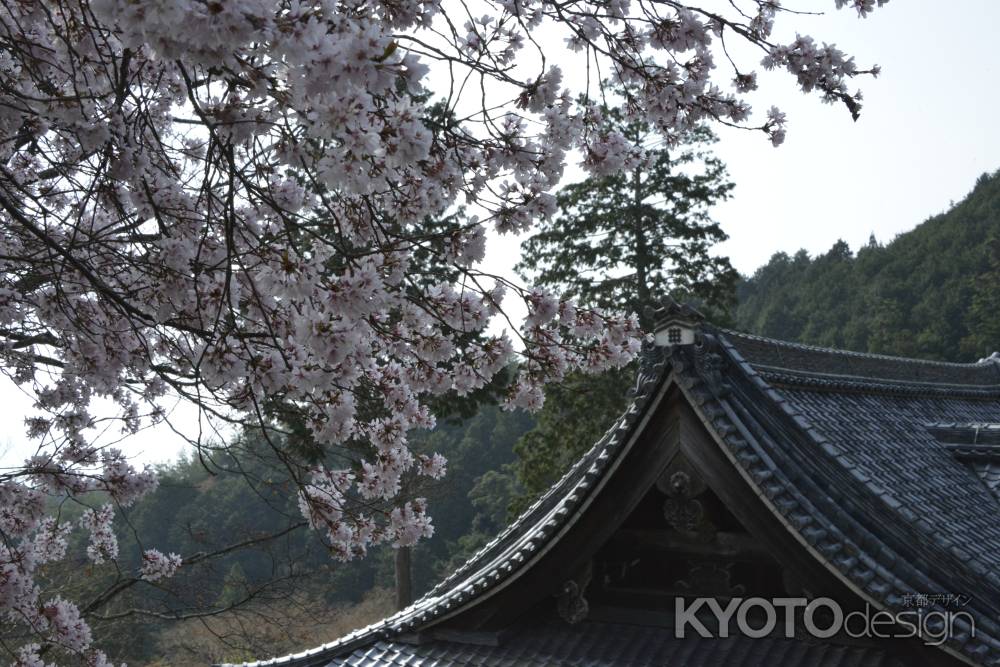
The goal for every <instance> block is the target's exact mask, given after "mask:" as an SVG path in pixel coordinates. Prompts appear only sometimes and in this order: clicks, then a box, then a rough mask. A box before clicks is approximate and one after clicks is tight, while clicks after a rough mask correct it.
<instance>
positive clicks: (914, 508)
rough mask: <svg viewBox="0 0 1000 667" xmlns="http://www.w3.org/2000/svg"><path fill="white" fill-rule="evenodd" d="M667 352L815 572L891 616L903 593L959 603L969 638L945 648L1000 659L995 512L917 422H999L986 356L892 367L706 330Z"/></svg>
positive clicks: (997, 390)
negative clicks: (971, 628)
mask: <svg viewBox="0 0 1000 667" xmlns="http://www.w3.org/2000/svg"><path fill="white" fill-rule="evenodd" d="M675 356H676V357H677V358H676V359H675V360H672V363H671V364H670V365H671V366H672V367H673V368H674V370H675V371H677V370H678V368H683V369H684V370H683V371H682V372H681V373H680V376H681V377H682V378H683V379H682V383H683V384H684V385H685V386H686V388H687V391H688V393H689V395H690V396H691V397H692V400H693V401H694V402H695V403H697V404H699V405H700V406H701V407H700V409H701V411H702V413H703V414H705V415H706V418H707V419H708V420H709V422H710V423H711V424H712V426H713V428H714V430H715V431H716V432H717V433H719V434H721V435H722V441H723V442H724V443H725V445H726V446H727V447H728V448H729V450H730V451H731V453H732V455H733V457H734V458H735V459H736V460H737V461H738V462H739V463H740V465H742V466H743V468H744V469H745V470H746V471H747V472H748V473H749V475H750V477H751V479H752V480H753V483H754V484H755V486H756V490H757V491H758V493H759V495H760V496H761V497H762V498H764V499H765V501H767V502H768V503H769V504H770V505H771V506H772V507H773V508H774V511H775V512H777V513H779V514H781V515H782V516H783V517H784V518H785V520H786V521H787V522H788V523H789V524H790V525H791V527H792V528H794V530H795V531H796V533H797V534H798V536H799V537H800V538H801V539H802V541H803V542H805V543H806V544H807V545H808V546H809V547H811V548H812V549H813V550H814V551H815V552H816V553H817V554H818V555H819V557H820V558H821V559H822V560H823V561H824V562H825V563H826V564H827V565H828V567H831V568H832V569H835V570H836V571H837V572H838V573H839V574H840V575H842V576H843V577H845V578H846V579H847V580H848V581H849V582H850V584H851V585H852V587H853V588H854V589H855V590H856V591H858V592H859V594H861V595H862V596H863V597H865V598H867V599H868V600H870V601H871V602H874V603H875V604H877V605H878V606H880V607H883V608H887V609H895V610H904V607H905V602H904V601H905V599H906V596H907V594H913V593H929V594H946V595H947V594H956V595H957V594H961V595H966V596H969V598H970V599H969V601H968V605H967V606H966V607H963V610H964V611H969V612H970V613H971V614H972V615H973V617H974V618H975V619H976V624H977V625H976V636H975V637H973V636H971V632H968V631H967V630H968V628H966V632H964V633H963V632H961V631H960V632H959V633H957V636H956V637H955V638H954V640H953V641H951V642H950V643H949V648H950V649H951V650H952V651H954V652H955V653H960V654H962V655H964V656H965V657H966V658H967V659H971V660H972V661H974V662H976V663H980V664H990V665H996V664H1000V641H998V638H1000V628H998V626H997V620H998V619H1000V577H998V573H1000V567H998V566H1000V522H998V521H997V519H998V515H1000V512H998V510H1000V507H998V505H997V502H996V497H995V496H993V494H992V493H990V490H989V488H988V487H987V486H986V485H985V484H983V482H982V480H980V479H979V477H978V475H976V474H975V471H974V470H972V469H971V468H969V467H968V466H967V465H965V464H963V463H962V462H960V461H957V460H956V459H955V458H954V456H953V455H952V453H951V452H950V451H949V450H948V448H947V447H945V446H943V444H942V443H941V442H939V441H938V440H937V439H936V438H935V437H934V436H933V435H932V434H931V433H930V432H929V431H928V428H927V425H928V423H931V422H962V423H998V422H1000V367H998V365H997V363H996V361H993V360H987V361H984V362H981V363H978V364H944V363H937V362H924V361H918V360H910V359H897V358H892V357H885V356H877V355H863V354H858V353H848V352H839V351H835V350H823V349H820V348H813V347H807V346H802V345H794V344H789V343H781V342H778V341H767V340H764V339H761V338H759V337H755V336H747V335H745V334H740V333H735V332H729V331H712V330H711V329H707V331H706V332H705V334H704V337H703V344H702V347H701V349H700V350H698V351H683V350H677V351H675ZM709 358H712V361H711V363H706V360H707V359H709ZM779 364H784V366H779Z"/></svg>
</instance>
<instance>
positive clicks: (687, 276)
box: [516, 112, 737, 325]
mask: <svg viewBox="0 0 1000 667" xmlns="http://www.w3.org/2000/svg"><path fill="white" fill-rule="evenodd" d="M608 116H609V117H610V118H611V119H612V120H611V122H610V126H611V127H612V128H613V129H617V130H619V131H621V132H622V133H623V134H624V135H625V136H626V137H628V138H629V140H630V141H632V142H633V144H634V145H636V146H641V145H642V144H643V143H644V142H646V141H648V140H649V138H650V135H649V131H648V130H649V128H648V127H647V126H645V125H644V124H641V123H634V122H633V123H623V122H622V121H621V120H619V116H618V114H616V113H615V112H609V113H608ZM714 141H715V137H714V135H712V133H711V132H710V131H709V130H708V129H707V128H699V129H697V130H695V131H693V132H691V133H689V134H687V135H685V136H684V137H683V139H682V141H681V142H680V143H679V145H678V146H676V147H674V148H667V147H660V148H658V149H654V150H652V151H651V153H650V159H649V162H648V164H647V165H645V166H641V167H638V168H636V169H634V170H632V171H630V172H619V173H615V174H612V175H610V176H605V177H600V178H597V177H593V178H588V179H586V180H584V181H582V182H580V183H575V184H572V185H569V186H567V187H566V188H564V189H563V190H561V191H560V192H559V194H558V196H557V202H558V206H559V213H558V214H557V215H556V216H554V217H553V218H552V219H551V220H549V221H543V222H541V223H540V225H539V231H538V232H537V233H536V234H534V235H533V236H531V237H529V238H528V239H527V240H525V241H524V242H523V243H522V259H521V261H520V262H519V263H518V265H517V267H516V268H517V270H518V271H519V272H520V273H521V274H522V275H524V276H525V278H526V279H528V280H530V281H532V282H533V283H534V284H536V285H540V286H543V287H547V288H550V289H554V290H558V291H559V292H562V293H563V294H565V295H566V296H569V297H573V298H575V299H577V300H579V301H580V302H581V303H584V304H587V305H589V306H598V307H602V308H607V309H610V310H617V311H626V312H634V313H638V314H639V315H640V318H641V317H642V313H643V310H644V309H645V307H646V306H648V305H650V304H651V303H652V302H653V300H655V299H657V298H660V297H662V296H664V295H667V294H673V295H674V296H676V297H677V298H679V299H682V300H688V299H691V298H697V299H700V300H704V301H707V302H708V303H709V304H711V305H714V306H723V307H725V306H729V305H730V304H731V303H732V299H733V287H734V285H735V283H736V280H737V273H736V271H735V270H734V269H733V268H732V266H731V265H730V263H729V259H728V258H726V257H718V256H713V255H712V254H711V252H710V251H711V248H712V246H713V245H714V244H715V243H718V242H719V241H722V240H725V238H726V234H725V232H723V231H722V229H721V227H719V225H718V223H716V222H714V221H713V220H712V219H711V218H710V217H709V210H710V208H711V207H712V206H713V205H714V204H716V203H718V202H720V201H722V200H724V199H726V198H728V197H729V193H730V191H731V190H732V187H733V185H732V183H730V182H729V181H728V180H727V177H726V169H725V166H724V165H723V164H722V162H721V161H719V160H718V158H716V157H714V156H713V155H711V153H709V151H708V147H709V146H710V144H711V143H713V142H714ZM644 324H646V325H648V324H649V323H644Z"/></svg>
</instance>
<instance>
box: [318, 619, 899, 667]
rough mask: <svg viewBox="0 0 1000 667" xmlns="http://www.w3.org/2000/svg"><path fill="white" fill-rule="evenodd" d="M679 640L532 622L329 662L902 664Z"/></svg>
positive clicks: (873, 656)
mask: <svg viewBox="0 0 1000 667" xmlns="http://www.w3.org/2000/svg"><path fill="white" fill-rule="evenodd" d="M692 634H694V636H690V635H689V636H688V637H686V638H684V639H676V638H674V636H673V632H672V631H668V630H666V629H665V628H657V627H645V626H638V625H624V624H612V623H594V622H589V621H587V622H583V623H579V624H577V625H569V624H567V623H563V622H552V623H548V624H544V625H536V626H529V627H526V628H525V629H523V630H522V631H521V632H518V633H517V634H515V635H513V636H511V637H509V638H508V640H507V641H505V642H504V643H503V644H502V645H501V646H477V645H474V644H460V643H457V642H448V641H434V642H430V643H428V644H405V643H402V642H391V641H380V642H377V643H375V644H372V645H370V646H367V647H365V648H362V649H359V650H357V651H355V652H354V653H352V654H350V655H347V656H342V657H340V658H336V659H334V660H332V661H331V662H330V663H329V667H369V666H370V665H379V666H385V667H390V666H391V667H397V666H398V667H403V666H404V665H405V666H407V667H415V666H417V665H419V666H420V667H471V666H473V665H483V666H485V665H489V666H490V667H688V666H690V665H726V666H727V667H775V666H777V665H780V666H781V667H904V666H905V665H907V663H906V662H905V661H904V660H902V659H900V658H898V657H895V656H893V655H891V654H889V653H887V652H886V651H885V650H882V649H879V648H873V647H862V646H845V645H842V644H831V643H828V642H820V641H815V640H814V641H805V640H800V639H784V638H770V637H767V638H762V639H749V638H746V637H728V638H724V639H723V638H716V639H703V638H701V637H699V636H697V634H695V633H692Z"/></svg>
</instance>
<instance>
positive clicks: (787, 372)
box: [253, 325, 1000, 666]
mask: <svg viewBox="0 0 1000 667" xmlns="http://www.w3.org/2000/svg"><path fill="white" fill-rule="evenodd" d="M668 395H669V396H673V397H674V399H672V400H679V399H681V398H682V399H683V402H684V403H685V404H686V405H688V406H690V410H693V412H694V413H695V414H696V415H697V418H698V419H699V420H700V422H701V423H702V424H703V425H704V427H705V430H706V432H707V433H708V434H710V437H711V441H712V442H714V445H715V446H716V447H717V448H718V452H717V454H718V455H719V456H720V457H725V460H727V461H728V462H729V464H730V465H731V467H732V469H733V470H734V471H736V472H738V474H739V475H740V477H741V478H742V480H743V482H744V483H745V484H746V486H747V487H748V488H749V489H752V491H753V493H754V494H755V495H756V497H757V498H759V499H760V501H761V503H763V505H765V506H766V507H767V508H768V510H769V512H771V513H772V514H773V517H774V518H775V520H776V521H778V522H780V525H781V526H782V527H783V529H784V530H785V531H787V534H788V536H789V538H790V539H794V540H795V542H796V543H797V544H798V545H800V546H801V549H802V551H803V553H806V554H808V556H809V558H811V559H813V560H814V561H815V563H816V564H817V566H818V567H822V568H824V569H825V570H826V571H828V572H829V573H830V574H831V575H832V576H833V577H836V578H837V580H839V581H840V582H842V583H843V584H844V585H845V586H847V587H848V588H850V590H851V591H853V592H854V593H856V594H857V595H858V596H860V598H862V599H863V600H865V601H866V602H869V603H871V604H872V605H873V606H874V607H876V608H878V609H887V610H896V611H898V610H902V609H904V608H905V607H906V598H907V596H910V595H913V594H921V593H929V594H936V593H952V594H964V595H966V596H968V597H969V598H970V599H969V600H968V602H967V606H966V607H965V608H964V609H963V610H965V611H969V612H970V614H971V615H972V616H973V618H975V622H976V626H975V628H974V630H975V631H974V632H973V628H971V627H959V628H958V630H959V631H958V632H957V634H956V635H955V636H954V637H952V638H951V639H950V640H949V642H948V643H947V644H945V645H944V646H943V647H942V648H944V649H945V650H946V651H947V652H948V653H949V654H950V655H952V656H957V657H960V658H961V659H962V660H963V661H965V662H968V663H971V664H983V665H987V664H989V665H995V664H1000V627H998V619H1000V577H998V573H1000V568H998V567H997V566H998V565H1000V522H997V521H996V517H997V500H996V497H995V496H993V495H992V494H991V493H990V492H989V488H988V487H986V486H984V485H983V484H982V483H981V481H980V480H979V479H978V477H977V475H976V473H975V471H974V470H973V469H970V468H969V467H968V466H967V465H965V464H963V463H962V462H960V461H958V460H956V458H955V457H954V456H953V455H952V453H951V452H950V451H949V450H948V449H947V448H946V447H945V446H944V445H943V444H942V443H941V442H940V441H939V440H938V438H937V437H936V436H935V435H934V434H933V433H932V431H931V430H930V429H928V427H927V425H928V424H931V423H944V422H948V423H953V424H958V423H964V424H969V423H1000V364H998V363H997V362H996V361H992V360H986V361H984V362H981V363H979V364H951V363H938V362H926V361H918V360H910V359H899V358H893V357H886V356H880V355H869V354H859V353H851V352H841V351H835V350H828V349H822V348H816V347H810V346H804V345H796V344H790V343H784V342H780V341H774V340H769V339H764V338H760V337H756V336H749V335H746V334H741V333H738V332H732V331H726V330H721V329H716V328H714V327H712V326H710V325H701V326H700V330H699V332H698V336H697V341H696V343H695V344H693V345H676V346H668V347H658V346H649V347H647V348H646V350H645V351H644V356H643V364H642V368H641V371H640V373H639V376H638V379H637V384H636V390H635V395H634V397H633V399H632V401H631V403H630V405H629V407H628V409H627V410H626V412H625V414H624V415H623V416H622V417H621V418H620V419H619V420H618V421H617V422H616V423H615V424H614V425H613V426H612V428H611V429H609V431H608V432H607V433H606V434H605V435H604V437H603V438H602V439H601V440H600V441H598V442H597V443H596V444H595V445H594V446H593V447H592V448H591V449H590V450H589V451H588V452H587V453H586V454H585V455H584V456H583V457H581V459H580V460H579V461H577V462H576V464H575V465H574V466H573V467H572V468H571V469H570V470H569V471H568V472H567V473H566V474H565V475H564V476H563V477H562V479H560V480H559V481H558V482H557V483H556V484H555V485H553V487H552V488H551V489H550V490H549V491H548V492H547V493H546V494H545V495H543V496H542V497H541V498H539V499H538V500H537V501H536V502H535V503H534V504H533V505H532V506H531V507H530V508H529V509H528V510H527V511H526V512H525V513H524V514H522V515H521V516H520V517H519V518H518V519H517V520H516V521H515V522H514V523H512V524H511V525H510V526H509V527H508V528H507V529H506V530H505V531H503V532H502V533H501V534H500V535H498V536H497V537H496V538H495V539H494V540H492V541H491V542H490V543H489V544H487V545H486V546H485V547H484V548H483V549H481V550H480V551H479V552H478V553H477V554H476V555H474V556H473V557H472V558H471V559H470V560H469V561H468V562H467V563H465V564H464V565H462V566H461V567H460V568H458V569H457V570H456V571H455V572H453V573H452V574H451V575H450V576H448V577H447V578H446V579H445V580H444V581H442V582H441V583H439V584H438V585H437V586H436V587H435V588H434V589H432V590H431V591H430V592H429V593H428V594H427V595H426V596H424V597H423V598H421V599H420V600H418V601H416V602H415V603H414V604H413V605H411V606H410V607H408V608H406V609H404V610H402V611H400V612H398V613H397V614H394V615H392V616H390V617H388V618H386V619H383V620H382V621H379V622H377V623H375V624H373V625H371V626H369V627H367V628H363V629H361V630H358V631H356V632H354V633H351V634H350V635H347V636H346V637H344V638H342V639H340V640H338V641H337V642H334V643H332V644H329V645H326V646H323V647H318V648H316V649H312V650H310V651H307V652H304V653H302V654H297V655H293V656H285V657H283V658H277V659H274V660H268V661H261V662H259V663H253V664H255V665H261V666H263V665H297V666H304V665H328V664H395V663H392V662H386V661H385V660H381V658H380V662H364V661H361V662H351V660H355V659H356V658H357V659H360V658H358V656H366V655H369V656H370V655H374V654H372V653H371V651H374V650H376V649H378V650H380V651H383V652H385V655H390V654H393V652H395V654H394V655H400V656H405V654H407V652H409V653H413V650H410V649H407V648H406V646H408V644H406V642H407V641H420V640H421V638H422V637H424V638H426V637H430V636H432V635H431V631H432V630H433V629H434V628H435V627H438V628H440V627H444V626H445V625H446V624H447V623H451V622H454V621H455V619H460V618H462V617H463V615H472V614H473V613H475V610H476V609H477V608H482V607H483V606H485V605H487V604H488V603H489V600H490V599H491V598H493V597H494V596H497V597H499V596H501V595H503V594H505V591H508V592H509V591H510V590H511V589H513V588H514V587H516V586H517V585H519V582H521V584H522V585H525V584H523V582H529V581H531V577H530V574H529V573H530V572H531V570H532V568H533V567H536V565H537V564H538V563H539V562H541V561H542V560H543V557H544V556H545V554H546V553H547V552H549V551H551V550H554V549H556V548H558V546H559V544H560V542H561V541H565V540H569V539H571V538H570V537H567V535H572V534H573V529H574V526H575V525H577V524H580V525H583V524H584V523H585V515H586V514H587V513H588V511H593V510H592V509H591V505H592V504H593V503H596V502H597V501H598V500H599V496H600V494H601V491H602V489H603V488H604V487H605V486H607V485H609V484H612V483H613V479H614V477H615V475H616V474H623V473H618V472H617V471H618V470H619V469H620V468H621V467H622V466H623V462H624V461H626V460H635V459H636V457H637V456H638V455H639V454H640V453H641V452H636V451H633V450H634V449H635V448H636V447H637V443H640V442H641V441H642V440H643V437H647V439H648V434H647V433H645V432H646V430H647V429H651V430H652V429H656V428H664V427H663V425H662V423H660V422H656V416H657V414H658V413H659V412H662V411H663V410H666V409H667V407H666V406H667V404H668V401H667V400H666V397H667V396H668ZM651 424H652V426H651ZM705 446H708V445H705ZM647 447H648V445H647ZM651 460H653V459H651ZM655 460H656V461H659V459H655ZM632 465H633V466H635V465H642V464H632ZM644 483H648V482H644ZM595 499H598V500H595ZM595 506H596V505H595ZM538 567H540V566H538ZM557 583H559V582H557ZM552 631H553V632H556V630H552ZM532 636H534V635H532ZM532 641H535V640H532ZM539 641H540V640H539ZM567 641H568V640H567ZM438 643H440V640H439V641H438ZM529 643H530V642H529ZM435 645H436V644H435V643H434V642H432V644H430V645H425V648H426V650H427V651H432V652H433V650H437V649H435V648H434V646H435ZM378 647H382V648H378ZM438 648H440V649H441V650H442V651H443V650H445V648H448V647H442V646H438ZM414 650H415V649H414ZM448 650H451V651H453V652H454V651H457V652H458V653H455V655H459V654H461V650H467V651H473V652H475V651H477V650H485V649H474V648H467V649H461V650H459V649H458V648H455V647H451V648H450V649H448ZM691 650H709V649H694V648H693V649H691ZM414 655H416V654H414ZM422 655H429V654H422ZM442 655H444V654H442ZM497 655H498V656H500V655H501V654H497ZM883 657H884V656H883ZM876 658H877V657H876ZM876 658H872V659H873V660H876ZM393 659H394V660H395V658H393ZM877 659H882V658H877ZM387 660H388V658H387ZM442 660H443V658H442ZM497 660H500V658H499V657H498V658H497ZM337 661H339V662H337ZM428 664H436V663H433V662H429V663H428ZM440 664H463V663H461V662H460V661H457V659H455V660H453V661H452V662H451V663H449V662H446V661H444V662H441V663H440ZM484 664H504V663H503V662H502V661H501V662H497V663H494V662H492V661H491V662H487V663H484ZM518 664H524V663H518ZM595 664H597V663H595ZM637 664H638V663H637ZM706 664H707V663H706ZM720 664H722V663H720ZM802 664H805V663H802ZM872 664H881V663H878V662H877V660H876V662H873V663H872Z"/></svg>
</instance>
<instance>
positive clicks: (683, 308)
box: [647, 296, 705, 346]
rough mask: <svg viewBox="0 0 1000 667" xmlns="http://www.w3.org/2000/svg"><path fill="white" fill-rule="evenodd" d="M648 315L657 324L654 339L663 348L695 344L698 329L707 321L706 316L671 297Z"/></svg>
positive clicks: (666, 298)
mask: <svg viewBox="0 0 1000 667" xmlns="http://www.w3.org/2000/svg"><path fill="white" fill-rule="evenodd" d="M647 315H648V316H649V318H650V319H652V320H653V322H655V324H654V325H653V337H654V339H655V340H656V344H657V345H661V346H668V345H691V344H693V343H694V339H695V334H696V333H697V332H698V328H699V327H700V326H701V323H702V322H704V321H705V316H704V315H702V314H701V313H700V312H698V310H697V309H695V308H694V307H693V306H691V305H689V304H686V303H684V304H681V303H677V301H675V300H674V299H673V298H672V297H669V296H666V297H664V298H663V300H662V301H661V302H660V307H659V308H656V309H653V310H652V312H648V313H647Z"/></svg>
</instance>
